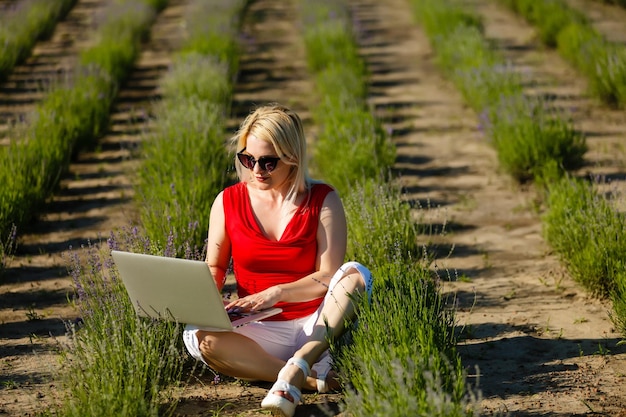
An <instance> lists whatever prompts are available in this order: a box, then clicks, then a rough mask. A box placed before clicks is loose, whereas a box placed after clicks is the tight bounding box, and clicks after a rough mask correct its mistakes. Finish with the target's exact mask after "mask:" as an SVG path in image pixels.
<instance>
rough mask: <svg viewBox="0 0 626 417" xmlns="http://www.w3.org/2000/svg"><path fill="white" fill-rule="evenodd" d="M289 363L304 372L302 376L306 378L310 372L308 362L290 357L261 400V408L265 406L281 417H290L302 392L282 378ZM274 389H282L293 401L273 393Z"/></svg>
mask: <svg viewBox="0 0 626 417" xmlns="http://www.w3.org/2000/svg"><path fill="white" fill-rule="evenodd" d="M290 365H295V366H297V367H298V368H300V370H302V373H303V374H304V378H305V379H306V378H307V377H308V376H309V375H310V374H311V370H310V368H309V364H308V363H307V361H305V360H304V359H302V358H291V359H289V360H288V361H287V363H286V364H285V366H284V367H283V369H281V370H280V372H279V373H278V378H277V379H276V382H275V383H274V385H272V388H270V390H269V392H268V393H267V395H266V396H265V398H264V399H263V401H262V402H261V408H265V409H266V410H270V411H271V412H272V414H274V415H278V416H282V417H292V416H293V415H294V413H295V412H296V406H297V405H298V404H299V403H300V398H302V392H301V391H300V389H299V388H298V387H295V386H293V385H291V384H290V383H288V382H287V381H285V380H284V379H282V375H281V374H282V373H283V371H284V370H285V368H286V367H288V366H290ZM276 391H283V392H286V393H288V394H289V395H291V397H292V398H293V401H289V399H287V398H285V397H283V396H281V395H277V394H274V393H275V392H276Z"/></svg>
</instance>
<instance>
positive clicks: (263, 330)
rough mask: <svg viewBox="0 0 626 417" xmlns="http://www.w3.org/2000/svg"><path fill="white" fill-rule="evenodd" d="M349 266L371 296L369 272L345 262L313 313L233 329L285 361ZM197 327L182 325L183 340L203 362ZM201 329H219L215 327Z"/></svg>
mask: <svg viewBox="0 0 626 417" xmlns="http://www.w3.org/2000/svg"><path fill="white" fill-rule="evenodd" d="M350 268H355V269H356V270H357V271H359V273H360V274H361V276H362V277H363V280H364V281H365V288H366V291H367V294H368V296H371V293H372V276H371V273H370V271H369V270H368V269H367V268H366V267H364V266H363V265H361V264H360V263H358V262H347V263H345V264H343V265H342V266H341V267H340V268H339V269H338V270H337V272H336V273H335V275H333V277H332V279H331V280H330V284H329V285H328V292H327V293H326V296H325V297H324V301H323V302H322V304H320V306H319V307H318V309H317V310H316V311H315V312H314V313H313V314H311V315H309V316H306V317H301V318H298V319H293V320H285V321H255V322H252V323H249V324H247V325H245V326H241V327H238V328H235V329H233V331H234V332H236V333H239V334H242V335H244V336H246V337H249V338H250V339H252V340H254V341H255V342H257V343H258V344H259V345H261V347H262V348H263V349H264V350H265V351H266V352H267V353H269V354H270V355H272V356H275V357H277V358H280V359H282V360H284V361H286V360H287V359H289V358H291V357H292V356H293V354H294V353H295V352H296V351H297V350H298V349H300V348H301V347H302V346H303V345H304V343H305V342H306V341H307V340H308V338H309V337H310V336H311V333H312V331H313V327H314V326H315V323H317V320H318V318H319V315H320V313H321V311H322V307H323V306H324V304H325V303H326V300H327V299H328V298H329V297H331V296H332V291H333V289H334V288H335V286H336V285H337V283H338V282H339V281H340V280H341V278H343V276H344V275H345V272H346V271H348V270H349V269H350ZM198 330H200V329H199V328H198V327H197V326H190V325H188V326H186V327H185V330H184V332H183V341H184V342H185V346H186V348H187V351H188V352H189V354H190V355H191V356H193V357H194V358H196V359H197V360H199V361H202V362H204V359H203V358H202V354H201V353H200V347H199V341H198V337H197V336H196V333H197V332H198ZM203 330H210V331H223V330H216V329H203ZM205 363H206V362H205Z"/></svg>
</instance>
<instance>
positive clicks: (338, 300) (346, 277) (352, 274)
mask: <svg viewBox="0 0 626 417" xmlns="http://www.w3.org/2000/svg"><path fill="white" fill-rule="evenodd" d="M352 265H354V264H353V263H349V264H346V268H343V271H338V274H339V275H336V277H333V281H335V282H333V281H331V285H330V288H329V291H328V293H327V294H326V297H325V299H324V303H323V304H322V306H321V310H320V314H319V316H318V318H317V321H316V323H315V325H314V326H313V329H312V332H311V334H310V336H309V337H308V339H307V340H306V341H305V342H304V344H303V345H302V347H301V348H300V349H298V350H297V351H296V352H295V353H294V355H293V357H294V358H301V359H304V360H305V361H306V362H307V363H308V364H309V366H312V365H313V364H314V363H315V362H316V361H317V360H318V358H319V357H320V356H321V355H322V354H323V353H324V352H325V351H326V350H327V349H328V348H329V338H330V339H335V338H337V337H339V336H341V335H342V334H343V333H344V331H345V324H346V322H347V321H350V320H351V319H352V318H353V317H354V313H355V311H354V296H355V295H357V294H358V293H363V292H364V291H365V290H367V292H368V294H369V293H370V292H371V276H370V274H369V271H368V270H367V269H366V268H364V267H363V266H361V265H358V266H359V267H358V269H357V267H355V266H352ZM362 274H363V275H362ZM365 275H366V276H365ZM281 379H282V380H284V381H286V382H288V383H289V384H291V385H293V386H295V387H301V388H307V389H313V390H315V389H316V388H317V381H316V380H315V378H314V376H313V377H309V378H307V379H306V380H305V379H304V374H303V372H302V371H301V370H300V368H299V367H297V366H287V367H285V368H284V369H282V371H281ZM270 394H276V395H280V396H284V397H285V398H287V399H289V400H290V401H291V400H292V398H290V397H291V396H290V395H289V393H287V392H284V391H275V392H270Z"/></svg>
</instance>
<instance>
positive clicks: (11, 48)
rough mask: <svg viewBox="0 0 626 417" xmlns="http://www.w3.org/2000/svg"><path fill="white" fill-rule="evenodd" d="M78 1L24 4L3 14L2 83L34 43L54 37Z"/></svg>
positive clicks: (0, 14) (0, 12) (45, 0)
mask: <svg viewBox="0 0 626 417" xmlns="http://www.w3.org/2000/svg"><path fill="white" fill-rule="evenodd" d="M74 4H76V0H59V1H50V0H25V1H20V2H15V3H14V4H11V5H7V6H6V8H5V9H3V10H0V81H3V80H5V79H6V78H7V76H8V75H9V74H11V72H12V71H13V68H14V67H15V65H17V64H19V63H21V62H22V61H24V60H25V59H26V58H27V57H28V56H29V55H30V53H31V51H32V49H33V47H34V46H35V43H36V42H37V41H38V40H40V39H46V38H48V37H50V36H51V35H52V31H53V29H54V28H55V26H56V24H57V22H58V21H59V20H60V19H62V18H63V17H64V16H65V14H66V13H67V12H68V11H69V10H70V9H71V8H72V7H73V6H74Z"/></svg>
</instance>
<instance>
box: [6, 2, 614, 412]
mask: <svg viewBox="0 0 626 417" xmlns="http://www.w3.org/2000/svg"><path fill="white" fill-rule="evenodd" d="M101 3H103V2H101V1H96V0H90V1H85V0H82V1H79V2H78V5H77V6H76V8H75V9H74V10H73V11H72V13H70V15H69V16H68V18H67V19H66V20H65V21H64V22H62V23H61V24H60V25H59V28H58V30H57V32H56V33H55V36H54V37H53V39H52V40H51V41H49V42H43V43H41V44H40V45H39V46H38V47H37V49H36V50H35V53H34V56H33V58H32V59H31V60H29V62H28V63H27V64H25V65H23V66H20V67H19V68H18V69H17V70H16V75H15V76H14V77H12V78H11V79H9V80H8V81H7V82H6V83H4V84H2V85H0V114H1V115H2V117H3V119H7V118H12V117H18V115H19V114H20V112H23V111H26V110H27V109H28V108H29V106H31V105H32V103H33V102H36V100H37V97H38V95H37V92H36V89H33V88H32V86H33V85H36V84H37V83H39V82H40V81H39V80H41V79H45V77H46V76H47V73H46V71H48V72H49V71H50V68H54V69H55V70H56V71H58V70H59V69H62V68H64V65H66V64H65V63H66V62H71V60H72V57H73V56H74V55H75V53H76V52H75V50H76V46H77V45H79V40H80V39H84V34H85V33H87V32H86V31H87V30H88V28H89V24H90V23H89V19H90V16H93V12H94V11H95V10H97V8H98V7H99V6H100V4H101ZM185 3H186V2H185V1H183V0H176V1H172V2H171V4H172V5H171V6H170V7H168V8H167V9H166V10H165V11H164V12H163V14H162V15H161V16H160V17H159V20H158V21H157V24H156V25H155V27H154V31H153V37H152V41H151V42H150V43H149V44H147V45H146V47H145V49H144V52H143V54H142V57H141V59H140V61H139V63H138V65H137V70H136V71H135V73H134V74H133V76H132V79H131V80H130V82H129V83H128V85H127V86H126V87H125V88H124V89H123V90H122V92H121V95H120V100H119V102H118V103H117V105H116V108H115V111H114V115H113V123H112V125H111V130H110V134H108V135H107V136H106V137H105V138H103V140H102V142H101V143H102V145H101V147H100V149H98V151H96V152H91V153H84V154H81V156H80V158H79V160H78V161H76V163H74V164H73V165H72V167H71V169H70V173H69V174H68V175H67V176H66V178H65V179H64V180H63V184H62V187H61V190H60V191H59V193H58V194H57V195H56V196H55V197H54V198H53V199H52V201H51V202H50V204H49V205H48V209H47V211H46V213H45V214H44V215H43V216H42V217H41V219H40V220H39V221H38V222H37V223H35V224H34V225H33V226H32V228H29V230H25V231H22V237H21V240H20V247H19V252H18V254H17V255H16V257H15V258H14V260H13V262H12V263H11V265H10V268H9V269H8V271H7V274H6V275H5V276H4V277H3V278H2V281H1V282H0V297H1V298H0V300H1V301H0V353H1V355H0V356H1V359H0V381H1V382H2V384H3V385H2V386H1V387H0V415H2V414H5V415H32V414H33V413H35V412H37V411H39V410H42V409H43V408H45V407H47V406H48V405H49V404H51V403H53V402H54V401H55V399H56V398H57V396H58V389H59V386H58V383H57V382H56V380H55V374H56V373H57V372H58V369H57V366H58V361H57V357H56V353H55V349H56V347H57V346H58V345H59V344H62V343H63V340H64V332H65V331H64V324H63V322H64V320H71V319H73V317H74V313H73V311H72V310H71V308H69V306H68V305H67V302H66V297H67V295H68V293H70V292H71V282H70V280H69V278H68V274H67V272H66V270H65V266H66V265H67V263H66V260H65V259H64V257H65V255H66V253H67V250H68V248H69V247H73V248H77V247H80V245H83V244H85V243H86V242H88V241H91V242H97V241H98V240H99V239H100V238H101V237H104V238H106V236H107V235H108V233H109V232H110V231H111V230H113V229H115V228H118V227H121V226H124V225H126V224H128V222H129V221H130V220H131V219H132V218H133V216H134V212H133V209H132V203H131V201H130V196H131V194H132V188H131V186H130V184H131V183H132V175H130V174H129V173H128V170H127V169H128V166H129V164H130V163H132V161H131V160H129V156H130V153H129V151H128V149H129V147H131V146H132V144H133V143H135V142H137V141H139V140H141V134H140V132H141V128H142V124H141V122H142V121H143V115H145V114H146V113H147V112H148V111H149V108H150V101H151V100H153V99H155V98H156V97H157V96H158V89H157V87H156V85H157V84H156V83H157V80H158V77H159V76H160V75H161V74H163V72H164V71H165V70H166V68H167V65H168V63H169V57H170V53H171V51H173V50H175V48H176V44H177V39H178V36H179V34H180V27H179V25H178V22H179V20H180V18H181V15H182V12H183V10H184V5H185ZM292 3H293V2H291V1H285V0H258V1H254V2H253V3H252V5H251V7H250V9H249V11H248V14H247V17H246V20H245V24H244V28H243V29H244V32H245V36H244V37H243V38H244V39H245V43H244V44H245V47H246V50H245V53H244V56H243V58H242V66H241V74H240V77H239V80H238V83H237V86H236V94H235V97H234V106H233V109H234V113H235V117H234V120H233V123H231V125H232V126H233V128H234V125H235V124H236V123H237V121H238V120H240V118H241V116H242V115H244V114H245V113H247V112H248V111H249V109H250V108H251V107H252V106H253V105H254V104H259V103H264V102H268V101H280V102H283V103H285V104H288V105H290V106H292V107H293V108H294V109H296V110H298V111H300V112H301V114H302V115H303V116H304V118H305V121H306V122H307V125H308V126H309V132H310V138H311V139H312V140H314V132H315V129H314V126H312V124H311V123H310V120H309V117H308V112H307V108H308V106H310V104H311V103H312V100H314V95H313V87H312V85H311V83H310V81H309V78H308V76H307V72H306V64H305V57H304V47H303V45H302V40H301V38H300V37H299V27H298V25H297V23H295V17H296V13H297V11H296V9H295V8H294V6H293V4H292ZM468 3H470V4H472V5H473V6H475V7H476V8H477V10H479V12H480V13H481V14H482V15H483V16H484V18H485V26H486V30H487V35H488V36H489V37H491V38H492V39H493V40H494V41H496V42H497V44H498V45H499V46H500V47H501V50H502V53H503V54H505V55H506V56H507V58H509V59H510V61H511V63H512V65H513V66H514V67H515V68H516V69H519V70H520V71H522V72H523V73H524V74H527V76H528V79H529V88H530V90H529V91H532V92H534V93H537V94H544V95H546V96H547V97H553V98H554V99H555V104H557V105H560V106H563V108H566V109H568V111H572V112H573V114H574V117H575V119H574V120H575V123H576V126H577V128H579V129H581V130H582V131H584V132H585V134H586V135H587V136H588V139H589V144H590V152H589V154H588V160H589V164H588V166H586V167H585V169H584V170H583V171H582V172H586V171H589V172H594V173H600V174H604V175H607V176H608V177H610V178H611V179H613V180H614V182H615V183H616V184H617V186H621V181H622V180H623V179H624V178H625V177H626V168H625V167H624V163H623V161H624V145H623V143H624V140H625V139H626V137H625V136H626V133H625V132H626V114H625V113H624V112H623V111H621V112H618V111H611V110H608V109H606V108H605V107H603V106H602V105H600V104H598V103H597V102H595V101H594V100H592V99H589V98H588V97H587V96H586V95H585V82H584V80H582V79H581V78H580V77H579V76H578V75H577V74H576V72H575V71H574V70H572V69H571V68H570V67H568V65H567V64H566V63H564V62H563V61H562V60H561V59H560V58H559V57H558V56H557V55H556V54H555V53H554V52H552V51H546V50H544V49H543V48H541V47H540V46H539V45H538V44H537V42H536V40H535V38H534V33H533V30H532V28H530V27H529V26H528V25H526V24H525V23H524V22H523V21H521V20H520V19H518V18H516V17H515V16H513V15H512V14H511V13H509V12H507V11H506V10H504V9H502V8H500V7H497V6H495V5H494V3H493V2H491V1H489V0H471V1H469V0H468ZM571 3H572V5H574V6H576V7H580V8H581V10H585V11H586V12H588V14H589V15H590V16H591V17H592V18H593V19H594V23H595V24H596V25H597V27H598V28H599V30H603V31H606V33H607V36H610V37H611V39H614V40H617V41H621V42H623V41H624V40H626V29H625V28H626V17H625V13H624V11H623V10H621V9H618V8H615V7H609V6H605V5H602V4H601V3H600V2H595V1H581V0H576V1H574V0H572V1H571ZM350 4H351V8H352V9H353V12H354V20H355V27H356V29H357V31H358V38H359V42H360V44H361V46H362V49H361V50H362V54H363V57H364V58H365V59H366V60H367V62H368V64H369V67H370V69H371V72H372V77H371V99H370V102H371V105H372V108H373V109H374V110H375V111H376V113H377V114H378V115H379V116H380V117H381V118H382V119H383V121H384V123H385V125H386V126H387V127H388V128H389V130H390V131H392V132H393V136H392V137H393V140H394V142H395V143H396V145H397V147H398V159H397V164H396V168H397V171H398V174H399V175H400V176H401V177H400V178H401V181H402V182H403V184H404V185H405V186H406V188H407V198H409V199H411V200H413V202H418V203H420V204H421V206H422V207H423V209H422V214H423V215H424V216H425V219H426V221H427V222H429V223H432V224H433V225H435V226H438V225H441V224H442V223H443V222H445V223H446V224H447V229H446V230H447V234H446V236H444V237H438V238H437V239H438V241H439V243H440V245H441V247H444V248H445V247H447V248H450V249H451V250H450V252H449V254H448V252H447V251H442V253H441V257H440V258H439V259H438V260H437V262H436V265H435V267H436V268H437V269H438V271H439V272H440V274H441V275H442V276H443V277H448V276H449V277H450V278H451V282H448V283H446V284H445V290H446V291H449V292H450V293H455V294H456V295H457V298H458V310H457V311H458V314H457V317H458V324H459V333H460V336H461V337H460V344H459V351H460V353H461V356H462V358H463V362H464V364H465V365H466V367H467V370H468V378H469V380H470V381H471V382H475V383H477V384H478V387H479V388H480V389H481V391H482V406H483V410H484V413H485V414H487V415H488V414H495V413H498V412H502V413H509V414H510V415H514V416H539V415H541V416H548V415H550V416H578V415H594V416H622V417H623V416H626V349H625V348H624V347H623V346H622V347H619V346H618V345H617V343H618V341H620V340H621V337H620V335H619V334H617V333H616V332H615V330H614V328H613V326H612V325H611V322H610V320H609V319H608V314H607V312H608V311H609V309H610V305H608V304H607V303H605V302H602V301H599V300H595V299H592V298H590V297H588V296H587V295H586V294H585V292H584V291H583V290H582V289H581V288H579V287H578V286H577V285H576V284H575V283H574V282H573V281H572V280H571V278H570V277H568V275H567V273H566V272H565V271H564V269H563V268H562V266H561V265H560V263H559V262H558V259H556V257H555V256H554V254H553V253H551V252H550V249H549V247H547V245H546V244H545V242H544V241H543V239H542V235H541V221H540V217H539V214H538V213H537V210H536V208H535V207H536V195H535V193H534V191H533V190H532V188H527V189H521V188H519V187H517V186H516V185H515V184H513V183H512V182H511V181H510V180H509V179H508V178H507V177H506V176H505V175H503V174H501V173H500V172H499V171H498V165H497V159H496V155H495V153H494V151H493V149H492V148H491V147H490V146H489V144H488V143H486V141H485V139H484V137H483V136H482V135H481V132H480V131H479V130H478V128H477V125H478V118H477V117H476V115H475V114H473V113H472V112H471V111H470V110H469V109H467V108H466V107H465V106H464V105H463V102H462V98H461V97H460V95H459V94H458V92H457V91H456V90H455V89H454V88H453V86H451V85H450V84H449V83H448V82H447V81H445V80H444V79H443V78H442V76H441V74H440V72H439V71H438V70H437V68H436V66H435V63H434V59H433V58H434V57H433V53H432V51H431V49H430V46H429V43H428V41H427V39H426V38H425V36H424V34H423V33H422V32H421V31H420V30H419V29H418V28H417V27H416V26H415V25H414V24H413V21H412V19H411V13H410V10H409V7H408V5H407V3H406V2H405V1H404V0H384V1H376V0H353V1H351V2H350ZM43 62H45V65H44V64H43ZM339 157H340V156H339ZM428 238H429V237H426V236H425V237H424V239H428ZM460 278H462V279H460ZM211 380H212V376H211V375H209V374H205V375H203V376H200V377H198V378H197V379H194V381H193V383H191V385H190V386H189V387H187V388H186V389H185V390H184V391H183V392H181V404H180V407H179V408H178V414H179V415H180V416H183V415H184V416H192V415H207V416H210V415H213V413H214V412H215V411H216V410H222V415H260V414H261V413H260V411H259V403H260V399H261V398H262V396H263V395H264V393H265V390H266V388H267V385H254V384H253V385H248V384H239V383H223V384H220V385H217V386H213V385H211V384H210V381H211ZM305 400H306V402H307V406H305V407H300V408H299V410H298V414H297V415H299V416H305V415H307V416H308V415H323V413H322V412H321V411H320V410H319V408H318V405H319V404H327V405H329V406H330V409H331V414H335V413H336V411H337V410H338V404H339V402H340V400H341V398H340V395H329V396H317V395H314V394H311V395H307V396H306V398H305Z"/></svg>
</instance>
